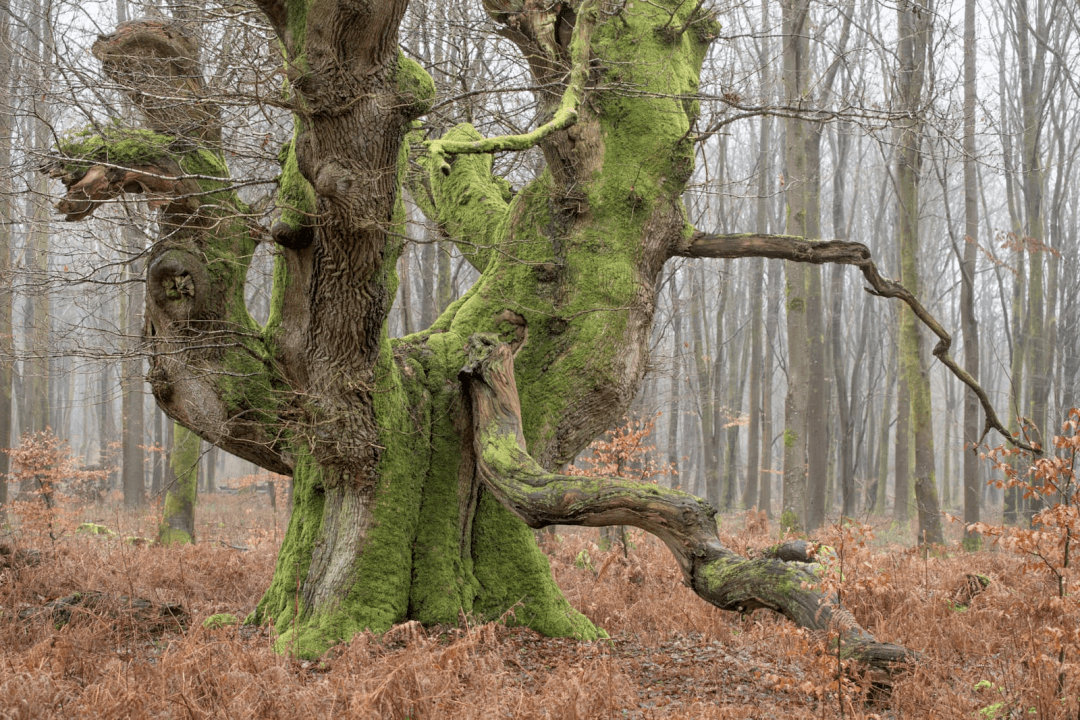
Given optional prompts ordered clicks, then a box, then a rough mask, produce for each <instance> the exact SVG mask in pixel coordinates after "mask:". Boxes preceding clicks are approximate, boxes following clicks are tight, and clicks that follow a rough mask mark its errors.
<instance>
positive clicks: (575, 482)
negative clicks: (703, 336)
mask: <svg viewBox="0 0 1080 720" xmlns="http://www.w3.org/2000/svg"><path fill="white" fill-rule="evenodd" d="M461 377H462V378H463V379H464V380H465V381H466V389H467V392H468V398H469V412H470V414H471V416H472V427H473V438H474V440H473V442H474V447H475V453H476V459H477V469H478V471H479V474H480V476H481V478H482V479H483V481H484V485H485V487H486V488H488V489H490V490H491V492H492V493H493V494H494V495H495V496H496V497H498V498H499V501H500V502H502V503H503V504H504V505H506V506H508V507H510V508H511V509H512V510H513V512H514V513H515V514H516V515H517V516H518V517H520V518H521V519H522V520H523V521H524V522H525V523H526V524H528V525H529V526H530V527H533V528H541V527H545V526H547V525H550V524H555V523H558V524H562V525H585V526H593V527H595V526H607V525H632V526H634V527H638V528H641V529H643V530H646V531H647V532H650V533H652V534H654V535H656V536H657V537H658V538H660V539H661V540H662V541H663V542H664V544H665V545H667V547H668V549H669V550H671V553H672V555H673V556H674V557H675V561H676V563H677V564H678V566H679V569H680V570H681V572H682V576H683V581H684V582H685V583H686V584H687V585H688V586H690V587H691V588H692V589H693V590H694V592H696V593H697V594H698V595H699V596H700V597H701V598H702V599H704V600H705V601H706V602H709V603H711V604H713V605H715V606H716V607H719V608H721V609H724V610H735V611H738V612H750V611H752V610H755V609H757V608H768V609H770V610H774V611H776V612H778V613H780V614H782V615H784V616H785V617H787V618H789V619H790V620H792V621H793V622H795V623H796V624H798V625H800V626H801V627H805V628H808V629H810V630H814V631H820V632H826V633H837V634H838V636H839V638H840V645H841V647H842V648H843V650H842V652H843V653H844V654H846V655H847V656H848V657H852V658H856V659H860V660H863V661H864V662H866V663H867V664H868V665H869V666H870V667H872V668H874V669H876V670H879V671H885V672H890V671H891V670H892V669H894V667H895V666H896V665H898V664H903V663H905V662H908V661H909V660H912V659H914V656H913V654H912V653H910V652H909V651H907V650H905V649H904V648H902V647H900V646H897V645H888V644H882V643H878V642H877V641H876V640H875V639H874V637H873V636H872V635H870V634H869V633H867V632H866V631H865V630H863V629H862V628H861V627H860V626H859V624H858V623H857V622H856V621H855V618H854V617H853V616H852V615H851V614H850V613H849V612H847V611H846V610H844V609H843V608H842V607H841V606H840V605H839V601H838V600H837V598H836V597H835V595H824V594H822V593H821V592H820V591H819V590H817V589H816V587H818V586H819V585H820V581H819V579H818V578H817V576H816V575H815V574H814V572H812V571H811V570H810V569H808V567H807V565H805V564H804V563H785V562H783V561H782V560H770V559H761V560H748V559H745V558H742V557H740V556H738V555H736V554H735V553H733V552H731V551H730V550H728V549H727V548H725V547H724V546H723V545H722V544H721V543H720V540H719V538H718V537H717V534H716V522H715V519H714V516H715V511H714V510H713V509H712V508H711V507H709V505H708V504H707V503H705V502H703V501H702V500H700V499H698V498H696V497H694V496H692V495H687V494H686V493H683V492H679V491H677V490H668V489H665V488H661V487H659V486H657V485H654V484H652V483H640V482H634V481H629V480H622V479H621V478H590V481H589V482H582V480H581V478H580V477H576V476H565V475H557V474H554V473H550V472H548V471H545V470H544V469H543V468H542V467H540V466H539V465H538V464H537V463H536V461H535V460H533V458H532V457H530V456H529V454H528V452H527V451H526V448H525V436H524V434H523V432H522V426H521V404H520V401H519V398H518V392H517V386H516V383H515V380H514V360H513V351H512V350H511V348H510V347H509V346H508V345H507V344H505V343H502V342H500V341H499V339H498V337H496V336H491V335H474V336H473V337H472V338H471V339H470V341H469V347H468V355H467V359H466V363H465V366H464V367H463V369H462V371H461ZM801 559H803V560H805V559H806V558H805V557H803V558H801Z"/></svg>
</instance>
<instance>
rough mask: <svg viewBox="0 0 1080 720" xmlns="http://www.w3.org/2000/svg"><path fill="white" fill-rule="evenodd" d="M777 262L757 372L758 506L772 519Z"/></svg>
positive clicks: (773, 265) (772, 266) (779, 271)
mask: <svg viewBox="0 0 1080 720" xmlns="http://www.w3.org/2000/svg"><path fill="white" fill-rule="evenodd" d="M781 268H782V264H781V262H780V261H779V260H770V261H769V282H768V286H767V287H768V290H767V291H766V295H767V298H768V306H767V308H766V313H765V329H766V337H765V338H764V340H765V367H764V368H763V370H762V373H761V385H762V387H761V408H762V411H761V415H762V417H761V483H760V484H761V495H760V497H759V498H758V507H759V508H761V509H762V510H764V511H765V512H766V513H767V514H768V516H769V517H772V489H773V485H774V482H773V437H774V433H775V431H774V429H773V428H774V424H773V366H774V365H775V361H774V359H773V341H770V339H769V336H771V337H772V338H776V337H778V336H779V334H780V303H779V300H778V298H779V296H780V276H781V275H782V274H783V270H782V269H781Z"/></svg>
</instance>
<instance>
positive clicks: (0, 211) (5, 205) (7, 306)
mask: <svg viewBox="0 0 1080 720" xmlns="http://www.w3.org/2000/svg"><path fill="white" fill-rule="evenodd" d="M11 18H12V15H11V2H10V0H0V278H4V279H5V280H4V281H3V282H0V447H11V445H12V443H11V430H12V427H11V425H12V423H11V420H12V411H13V410H14V407H13V403H12V400H13V397H12V391H13V385H12V382H13V377H12V375H13V372H14V364H15V362H14V358H15V336H14V333H15V328H14V322H13V317H12V309H13V308H12V300H13V297H12V292H11V283H10V281H8V280H7V278H10V277H11V272H12V258H11V251H12V240H13V238H12V232H11V228H12V226H13V215H14V212H13V211H14V208H13V206H12V202H11V197H12V196H11V176H10V174H9V172H10V171H9V168H10V167H11V136H12V132H13V130H14V122H13V120H14V118H13V116H12V112H11V108H12V102H11V80H10V78H11V65H12V63H11ZM9 468H10V458H9V457H8V454H7V453H4V452H0V522H2V521H3V520H4V516H5V512H6V507H5V506H6V505H7V502H8V482H7V476H8V470H9Z"/></svg>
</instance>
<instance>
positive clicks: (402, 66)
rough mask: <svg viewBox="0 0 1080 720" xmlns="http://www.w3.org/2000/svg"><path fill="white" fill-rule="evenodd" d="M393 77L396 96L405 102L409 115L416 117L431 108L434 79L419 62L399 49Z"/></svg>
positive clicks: (433, 98)
mask: <svg viewBox="0 0 1080 720" xmlns="http://www.w3.org/2000/svg"><path fill="white" fill-rule="evenodd" d="M395 79H396V81H397V90H398V96H399V97H400V98H401V100H402V101H403V102H404V103H405V104H406V106H407V108H408V109H407V113H408V115H409V116H410V117H418V116H420V115H423V114H424V113H426V112H427V111H428V110H430V109H431V106H432V104H434V102H435V81H434V80H432V79H431V75H428V73H427V70H424V68H423V66H422V65H420V63H418V62H416V61H415V60H411V59H409V58H408V57H406V56H405V53H403V52H401V51H400V50H399V51H398V65H397V75H396V78H395Z"/></svg>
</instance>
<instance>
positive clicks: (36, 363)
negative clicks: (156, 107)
mask: <svg viewBox="0 0 1080 720" xmlns="http://www.w3.org/2000/svg"><path fill="white" fill-rule="evenodd" d="M48 7H49V6H48V5H45V4H43V3H42V2H41V0H31V1H30V3H29V8H28V12H27V19H28V21H29V22H30V25H31V28H32V29H31V32H30V33H29V42H28V53H29V62H30V66H31V73H32V77H33V78H34V87H33V89H32V93H33V100H32V104H31V112H32V113H33V119H32V121H31V123H30V125H31V130H32V137H33V141H32V144H33V148H34V152H35V153H36V154H37V156H38V157H45V156H46V155H48V153H49V151H50V150H51V148H52V140H53V138H52V128H51V123H50V119H49V110H50V108H49V106H48V104H47V102H46V99H47V98H48V96H49V82H50V78H49V70H48V68H50V67H52V58H51V55H52V47H51V45H50V39H51V37H52V35H51V28H50V26H49V23H48V22H47V18H46V17H45V13H46V12H47V11H48ZM32 184H33V188H32V191H31V193H30V204H31V220H30V229H29V234H30V237H29V241H28V248H29V253H28V254H29V258H28V262H29V270H30V276H31V282H32V283H34V284H36V285H37V288H38V289H37V290H36V291H35V293H34V294H33V295H31V297H30V303H31V306H32V310H31V313H30V331H29V332H30V338H29V343H28V345H29V352H30V358H29V362H28V363H24V369H23V382H24V383H26V388H27V393H26V395H27V401H28V408H27V411H28V412H27V413H26V418H27V424H26V425H24V426H23V432H28V431H29V432H39V431H41V430H44V429H45V427H46V426H47V425H48V423H49V353H50V346H49V340H50V339H49V330H50V327H49V324H50V309H49V289H48V283H47V278H48V272H49V215H50V212H49V205H48V200H47V198H48V192H49V186H48V181H47V179H46V178H45V176H44V175H42V174H40V173H35V174H34V176H33V180H32Z"/></svg>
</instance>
